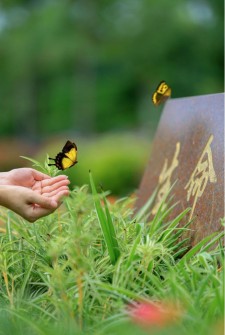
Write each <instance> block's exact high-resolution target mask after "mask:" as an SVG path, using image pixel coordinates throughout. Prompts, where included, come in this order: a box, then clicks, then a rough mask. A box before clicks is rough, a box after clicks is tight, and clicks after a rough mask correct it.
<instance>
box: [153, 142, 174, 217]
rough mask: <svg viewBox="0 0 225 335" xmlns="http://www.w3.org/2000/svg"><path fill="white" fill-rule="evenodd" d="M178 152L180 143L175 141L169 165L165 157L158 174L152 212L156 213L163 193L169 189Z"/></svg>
mask: <svg viewBox="0 0 225 335" xmlns="http://www.w3.org/2000/svg"><path fill="white" fill-rule="evenodd" d="M179 153H180V143H179V142H177V143H176V150H175V153H174V156H173V159H172V163H171V165H170V167H168V159H167V158H166V159H165V162H164V165H163V168H162V171H161V173H160V175H159V191H158V193H157V198H156V204H155V206H154V207H153V209H152V214H153V215H154V214H156V213H157V211H158V209H159V207H160V205H161V202H162V199H163V197H164V195H165V194H166V193H167V192H168V191H169V189H170V188H171V176H172V173H173V171H174V170H175V169H176V168H177V166H178V165H179V161H178V155H179Z"/></svg>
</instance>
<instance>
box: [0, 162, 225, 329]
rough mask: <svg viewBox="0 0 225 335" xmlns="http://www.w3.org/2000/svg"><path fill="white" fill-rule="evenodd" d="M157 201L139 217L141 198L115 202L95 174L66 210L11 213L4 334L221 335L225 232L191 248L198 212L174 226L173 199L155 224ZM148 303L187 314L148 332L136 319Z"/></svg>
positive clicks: (1, 308)
mask: <svg viewBox="0 0 225 335" xmlns="http://www.w3.org/2000/svg"><path fill="white" fill-rule="evenodd" d="M33 163H35V162H33ZM36 164H37V165H38V163H37V162H36ZM43 169H49V168H48V167H47V166H45V168H44V167H43ZM45 171H46V170H45ZM50 171H52V172H53V173H55V170H48V171H47V172H48V173H49V172H50ZM154 196H155V194H153V196H152V197H151V199H150V200H149V202H148V204H146V206H145V207H143V208H142V209H141V210H140V211H139V212H138V213H136V214H135V215H134V213H133V209H132V202H133V201H134V200H132V199H130V198H124V199H119V200H118V201H117V202H116V203H114V204H110V203H108V201H107V197H106V193H104V192H103V191H101V192H100V193H98V192H97V190H96V186H95V183H94V180H93V177H92V175H91V174H90V187H89V186H83V187H81V188H75V189H74V190H73V191H72V192H71V195H70V197H69V198H67V199H65V201H64V205H63V206H62V208H61V209H60V210H57V211H56V212H55V213H53V214H52V215H50V216H48V217H45V218H42V219H39V220H38V221H36V222H35V223H33V224H31V223H28V222H26V221H25V220H23V219H21V218H20V217H18V216H17V215H16V214H14V213H12V212H10V211H8V210H2V211H1V220H3V221H4V222H5V223H6V231H5V232H1V233H0V273H1V277H0V334H1V335H2V334H15V335H17V334H23V335H24V334H29V335H32V334H34V335H38V334H40V335H42V334H47V335H51V334H57V335H58V334H59V335H62V334H66V335H70V334H82V335H84V334H87V335H91V334H92V335H93V334H96V335H97V334H99V335H105V334H116V335H117V334H118V335H120V334H125V335H126V334H127V335H128V334H129V335H130V334H131V335H134V334H135V335H136V334H137V335H142V334H162V335H163V334H165V335H169V334H179V335H180V334H184V335H190V334H198V335H203V334H204V335H211V334H212V335H214V334H215V335H216V334H219V333H218V329H219V328H220V327H222V326H221V324H222V321H221V320H222V318H223V311H224V310H223V306H224V298H223V296H224V295H223V290H224V288H223V269H224V266H223V263H224V256H223V247H222V245H221V242H220V241H221V239H222V233H221V234H214V235H212V236H210V237H207V238H205V239H204V240H203V241H201V242H200V243H199V244H198V245H196V246H195V247H193V248H191V249H190V248H188V241H187V240H186V239H184V240H183V241H182V235H183V233H184V231H186V230H187V229H190V228H191V223H190V222H188V220H187V224H186V226H185V227H184V228H180V227H179V222H180V220H181V219H183V220H184V219H185V218H186V217H188V211H189V210H188V209H187V210H185V211H184V212H182V213H180V215H179V216H178V217H177V218H176V219H174V220H172V221H169V220H168V215H169V213H170V211H171V210H172V207H173V205H171V206H170V207H169V205H168V203H169V201H167V198H166V197H165V199H164V202H165V203H166V204H167V206H163V204H162V206H161V207H160V208H159V211H158V213H157V214H156V216H155V217H154V219H153V220H152V221H151V222H150V221H148V219H147V215H146V214H147V212H148V211H149V208H150V207H151V206H152V203H153V200H154ZM215 245H216V247H215ZM212 246H214V249H212ZM140 300H141V301H149V300H150V301H165V300H166V301H171V302H173V303H174V304H176V305H177V306H180V307H179V308H180V309H181V311H182V312H181V314H182V316H181V318H180V320H179V322H177V323H172V324H171V325H170V326H168V327H165V328H160V329H148V330H145V329H142V328H140V327H139V326H137V325H134V324H133V323H131V321H130V319H129V316H128V313H127V308H128V306H129V305H131V304H133V303H134V302H135V301H140ZM221 329H222V328H221Z"/></svg>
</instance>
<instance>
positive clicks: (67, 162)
mask: <svg viewBox="0 0 225 335" xmlns="http://www.w3.org/2000/svg"><path fill="white" fill-rule="evenodd" d="M49 159H51V160H53V161H55V163H54V164H48V165H49V166H51V165H55V166H56V167H57V168H58V169H59V170H65V169H68V168H70V167H72V166H73V165H75V164H76V163H77V146H76V144H75V143H72V142H70V141H67V142H66V144H65V145H64V147H63V149H62V152H59V153H58V154H57V155H56V157H55V158H50V157H49Z"/></svg>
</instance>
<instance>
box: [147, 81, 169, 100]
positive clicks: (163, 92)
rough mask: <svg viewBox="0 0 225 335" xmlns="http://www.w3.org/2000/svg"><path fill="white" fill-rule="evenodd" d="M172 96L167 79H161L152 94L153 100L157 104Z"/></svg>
mask: <svg viewBox="0 0 225 335" xmlns="http://www.w3.org/2000/svg"><path fill="white" fill-rule="evenodd" d="M170 96H171V88H170V87H169V86H168V85H167V83H166V82H165V81H161V82H160V83H159V85H158V87H157V89H156V91H155V92H154V93H153V95H152V102H153V104H154V105H155V106H158V105H160V104H161V103H162V102H165V101H166V100H167V99H168V98H169V97H170Z"/></svg>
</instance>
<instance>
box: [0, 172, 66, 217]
mask: <svg viewBox="0 0 225 335" xmlns="http://www.w3.org/2000/svg"><path fill="white" fill-rule="evenodd" d="M68 184H69V180H68V178H67V176H65V175H59V176H56V177H52V178H51V177H50V176H48V175H46V174H44V173H41V172H39V171H36V170H34V169H31V168H20V169H13V170H11V171H9V172H2V173H0V190H1V185H2V186H4V188H3V190H5V192H3V194H1V195H0V205H3V206H5V207H7V208H10V209H12V210H13V211H14V212H16V213H18V214H19V215H21V216H23V217H24V218H26V219H27V220H28V221H31V222H33V221H35V220H37V219H38V218H39V217H42V216H45V215H48V214H50V213H51V212H53V211H54V210H55V209H56V208H58V207H59V206H60V204H61V201H62V197H63V196H67V195H68V194H69V189H68ZM12 190H14V192H15V193H13V192H12ZM4 195H5V198H4ZM39 196H41V197H39ZM29 197H30V198H29ZM35 199H36V201H37V202H35V201H34V200H35Z"/></svg>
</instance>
